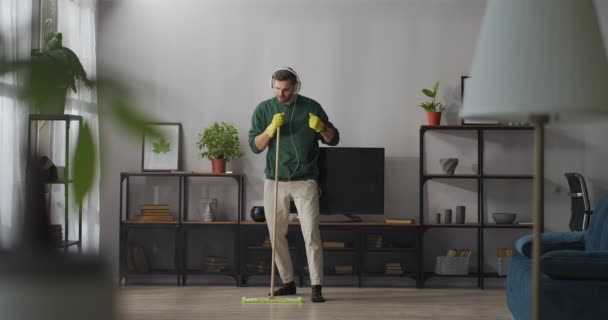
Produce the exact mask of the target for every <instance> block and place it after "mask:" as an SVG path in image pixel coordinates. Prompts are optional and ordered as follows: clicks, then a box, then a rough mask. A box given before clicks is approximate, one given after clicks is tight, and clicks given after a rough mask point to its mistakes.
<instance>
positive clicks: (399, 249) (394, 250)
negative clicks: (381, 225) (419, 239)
mask: <svg viewBox="0 0 608 320" xmlns="http://www.w3.org/2000/svg"><path fill="white" fill-rule="evenodd" d="M416 250H417V249H416V248H366V251H367V252H370V253H372V252H373V253H383V252H416Z"/></svg>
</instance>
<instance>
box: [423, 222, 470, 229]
mask: <svg viewBox="0 0 608 320" xmlns="http://www.w3.org/2000/svg"><path fill="white" fill-rule="evenodd" d="M422 227H423V228H426V229H430V228H459V229H467V228H469V229H477V228H479V227H481V225H479V224H477V223H465V224H455V223H453V224H424V225H422Z"/></svg>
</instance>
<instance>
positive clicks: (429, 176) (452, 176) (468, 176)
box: [422, 173, 481, 180]
mask: <svg viewBox="0 0 608 320" xmlns="http://www.w3.org/2000/svg"><path fill="white" fill-rule="evenodd" d="M480 177H481V176H480V175H478V174H442V173H439V174H424V175H422V178H423V179H425V180H428V179H478V178H480Z"/></svg>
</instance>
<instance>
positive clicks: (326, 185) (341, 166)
mask: <svg viewBox="0 0 608 320" xmlns="http://www.w3.org/2000/svg"><path fill="white" fill-rule="evenodd" d="M319 171H320V172H319V188H320V189H321V196H320V198H319V206H320V211H321V214H384V148H341V147H333V148H321V153H320V156H319Z"/></svg>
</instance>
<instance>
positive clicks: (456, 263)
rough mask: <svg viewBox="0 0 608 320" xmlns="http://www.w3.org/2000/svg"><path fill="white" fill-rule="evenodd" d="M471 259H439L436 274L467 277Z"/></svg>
mask: <svg viewBox="0 0 608 320" xmlns="http://www.w3.org/2000/svg"><path fill="white" fill-rule="evenodd" d="M469 258H470V257H448V256H439V257H437V263H436V264H435V273H436V274H440V275H467V274H469Z"/></svg>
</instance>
